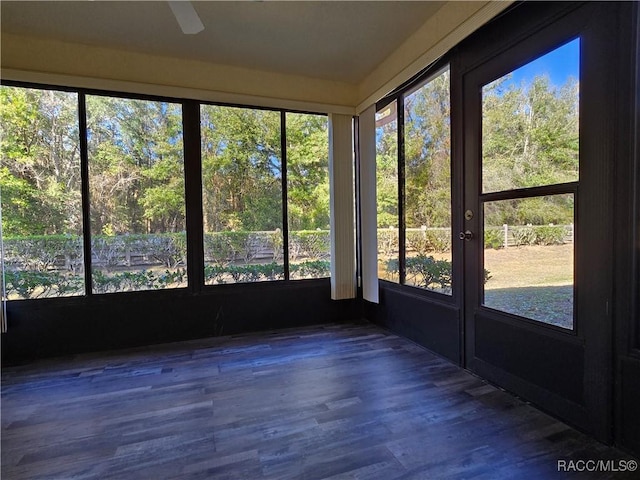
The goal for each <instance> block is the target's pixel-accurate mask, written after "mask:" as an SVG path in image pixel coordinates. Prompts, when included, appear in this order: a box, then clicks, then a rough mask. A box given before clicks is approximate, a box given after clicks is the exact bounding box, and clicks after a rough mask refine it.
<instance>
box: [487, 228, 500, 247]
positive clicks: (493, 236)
mask: <svg viewBox="0 0 640 480" xmlns="http://www.w3.org/2000/svg"><path fill="white" fill-rule="evenodd" d="M502 247H504V232H503V231H502V230H500V229H498V228H487V229H485V231H484V248H494V249H496V250H497V249H499V248H502Z"/></svg>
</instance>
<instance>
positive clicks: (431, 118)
mask: <svg viewBox="0 0 640 480" xmlns="http://www.w3.org/2000/svg"><path fill="white" fill-rule="evenodd" d="M450 105H451V102H450V99H449V71H448V70H447V71H445V72H443V73H441V74H440V75H438V76H437V77H435V78H434V79H432V80H431V81H429V82H428V83H427V84H426V85H424V86H422V87H421V88H419V89H418V90H416V91H415V92H413V93H412V94H411V95H409V96H407V97H406V98H405V130H404V135H405V178H406V184H405V197H406V201H405V211H406V222H407V227H409V228H419V227H421V226H422V225H426V226H427V227H449V226H451V174H450V172H451V128H450V121H449V119H450V115H451V106H450Z"/></svg>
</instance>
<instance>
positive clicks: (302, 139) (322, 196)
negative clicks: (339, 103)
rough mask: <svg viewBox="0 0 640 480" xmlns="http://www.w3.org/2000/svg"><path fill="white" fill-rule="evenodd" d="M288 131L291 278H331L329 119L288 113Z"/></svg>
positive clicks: (288, 219)
mask: <svg viewBox="0 0 640 480" xmlns="http://www.w3.org/2000/svg"><path fill="white" fill-rule="evenodd" d="M286 127H287V129H286V148H287V207H288V208H287V212H288V218H287V221H288V227H289V228H288V231H289V270H290V278H291V279H294V280H295V279H302V278H322V277H328V276H329V272H330V266H331V240H330V237H329V132H328V128H329V125H328V118H327V117H326V116H324V115H311V114H303V113H287V114H286Z"/></svg>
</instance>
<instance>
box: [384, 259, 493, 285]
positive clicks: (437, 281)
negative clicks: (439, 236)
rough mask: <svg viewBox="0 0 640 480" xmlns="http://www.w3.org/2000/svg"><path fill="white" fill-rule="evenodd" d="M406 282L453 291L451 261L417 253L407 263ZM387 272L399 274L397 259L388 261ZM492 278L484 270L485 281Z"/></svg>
mask: <svg viewBox="0 0 640 480" xmlns="http://www.w3.org/2000/svg"><path fill="white" fill-rule="evenodd" d="M405 268H406V272H405V276H406V280H407V281H406V283H408V284H410V285H415V286H417V287H422V288H428V289H430V290H436V291H440V292H442V293H451V275H452V271H451V262H450V261H448V260H436V259H435V258H433V257H432V256H426V255H417V256H415V257H409V258H407V259H406V263H405ZM387 272H389V273H390V274H392V275H394V276H399V274H400V272H399V262H398V260H397V259H392V260H388V261H387ZM490 278H491V275H489V271H488V270H485V271H484V283H486V282H487V281H488V280H489V279H490Z"/></svg>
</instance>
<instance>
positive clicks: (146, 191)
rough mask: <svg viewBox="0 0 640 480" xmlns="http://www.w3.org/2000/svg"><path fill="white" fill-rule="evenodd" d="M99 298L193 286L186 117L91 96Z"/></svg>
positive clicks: (163, 107) (161, 107)
mask: <svg viewBox="0 0 640 480" xmlns="http://www.w3.org/2000/svg"><path fill="white" fill-rule="evenodd" d="M87 139H88V142H87V144H88V158H89V188H90V195H89V196H90V204H91V214H90V216H91V253H92V281H93V292H94V293H108V292H119V291H130V290H151V289H159V288H175V287H182V286H186V284H187V276H186V267H187V265H186V238H185V201H184V161H183V146H182V113H181V107H180V105H177V104H171V103H166V102H153V101H147V100H131V99H122V98H112V97H102V96H87Z"/></svg>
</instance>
